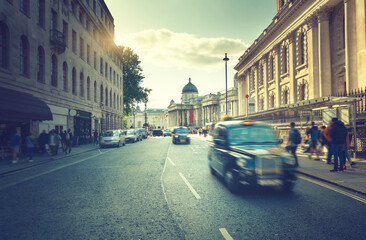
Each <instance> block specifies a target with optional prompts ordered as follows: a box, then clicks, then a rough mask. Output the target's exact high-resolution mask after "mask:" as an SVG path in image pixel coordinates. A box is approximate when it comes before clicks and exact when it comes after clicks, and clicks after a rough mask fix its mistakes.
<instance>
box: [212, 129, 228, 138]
mask: <svg viewBox="0 0 366 240" xmlns="http://www.w3.org/2000/svg"><path fill="white" fill-rule="evenodd" d="M214 139H221V140H226V128H223V127H215V129H214Z"/></svg>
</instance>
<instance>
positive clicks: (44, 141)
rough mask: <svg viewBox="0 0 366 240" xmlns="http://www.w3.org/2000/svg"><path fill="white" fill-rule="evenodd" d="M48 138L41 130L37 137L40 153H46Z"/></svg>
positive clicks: (44, 131)
mask: <svg viewBox="0 0 366 240" xmlns="http://www.w3.org/2000/svg"><path fill="white" fill-rule="evenodd" d="M48 139H49V136H48V134H47V133H46V130H43V131H42V133H41V134H40V135H39V146H40V149H41V152H42V153H45V152H46V144H48Z"/></svg>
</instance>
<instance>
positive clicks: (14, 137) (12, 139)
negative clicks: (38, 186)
mask: <svg viewBox="0 0 366 240" xmlns="http://www.w3.org/2000/svg"><path fill="white" fill-rule="evenodd" d="M21 143H22V139H21V137H20V136H19V134H18V133H17V130H16V129H15V128H14V129H13V133H12V134H10V136H9V146H10V148H11V150H12V154H13V160H12V163H18V160H19V150H20V144H21Z"/></svg>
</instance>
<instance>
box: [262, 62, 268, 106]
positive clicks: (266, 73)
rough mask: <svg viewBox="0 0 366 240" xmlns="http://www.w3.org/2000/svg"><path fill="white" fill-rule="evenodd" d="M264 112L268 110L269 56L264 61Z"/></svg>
mask: <svg viewBox="0 0 366 240" xmlns="http://www.w3.org/2000/svg"><path fill="white" fill-rule="evenodd" d="M263 88H264V107H263V109H264V110H268V56H267V55H265V59H264V60H263Z"/></svg>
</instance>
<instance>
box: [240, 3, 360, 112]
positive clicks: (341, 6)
mask: <svg viewBox="0 0 366 240" xmlns="http://www.w3.org/2000/svg"><path fill="white" fill-rule="evenodd" d="M276 1H277V14H276V16H274V18H273V20H272V23H271V24H270V25H269V26H268V27H267V28H266V29H264V31H263V32H262V34H261V35H260V36H259V37H258V38H257V39H256V40H255V41H254V43H253V44H252V45H251V46H250V47H249V48H248V49H247V50H246V51H245V52H244V54H243V55H242V56H241V57H240V58H239V62H238V63H237V65H236V66H235V69H236V70H237V71H238V78H239V83H238V85H239V86H238V90H239V115H245V114H246V106H247V104H246V99H245V96H246V95H249V97H250V98H253V99H255V101H254V102H255V111H256V112H261V111H268V110H271V109H276V108H280V107H283V106H286V105H288V104H291V103H296V102H299V101H303V100H309V99H314V98H319V97H325V96H334V95H336V94H339V93H344V92H347V93H349V92H351V91H352V90H355V89H360V88H364V87H365V86H366V81H365V77H366V68H365V67H364V66H365V64H366V38H365V34H366V32H365V1H361V0H327V1H323V0H322V1H320V0H316V1H314V0H276ZM356 23H357V24H356Z"/></svg>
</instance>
